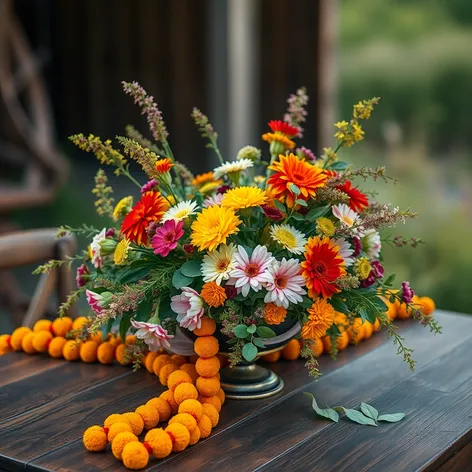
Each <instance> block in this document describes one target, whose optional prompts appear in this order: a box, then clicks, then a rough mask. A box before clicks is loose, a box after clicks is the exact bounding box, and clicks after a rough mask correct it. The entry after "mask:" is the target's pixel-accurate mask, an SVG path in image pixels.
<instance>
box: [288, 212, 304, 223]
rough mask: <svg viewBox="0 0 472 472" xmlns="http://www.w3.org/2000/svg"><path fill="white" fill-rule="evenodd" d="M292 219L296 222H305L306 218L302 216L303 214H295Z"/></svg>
mask: <svg viewBox="0 0 472 472" xmlns="http://www.w3.org/2000/svg"><path fill="white" fill-rule="evenodd" d="M290 218H293V219H294V220H296V221H305V218H306V216H304V215H302V214H301V213H293V214H292V216H291V217H290Z"/></svg>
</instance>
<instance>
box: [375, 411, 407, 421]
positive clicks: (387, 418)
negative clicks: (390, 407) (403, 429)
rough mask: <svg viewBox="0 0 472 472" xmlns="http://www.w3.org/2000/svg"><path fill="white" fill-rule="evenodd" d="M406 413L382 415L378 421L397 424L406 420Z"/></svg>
mask: <svg viewBox="0 0 472 472" xmlns="http://www.w3.org/2000/svg"><path fill="white" fill-rule="evenodd" d="M405 416H406V415H405V413H389V414H387V415H380V416H379V417H378V419H377V421H388V422H389V423H397V422H398V421H401V420H402V419H403V418H405Z"/></svg>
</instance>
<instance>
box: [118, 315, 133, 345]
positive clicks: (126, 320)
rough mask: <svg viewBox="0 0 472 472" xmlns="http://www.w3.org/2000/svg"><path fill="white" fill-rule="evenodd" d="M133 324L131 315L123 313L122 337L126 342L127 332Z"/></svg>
mask: <svg viewBox="0 0 472 472" xmlns="http://www.w3.org/2000/svg"><path fill="white" fill-rule="evenodd" d="M130 326H131V319H130V315H123V317H122V318H121V321H120V338H121V340H122V341H123V342H125V338H126V333H127V332H128V329H129V327H130Z"/></svg>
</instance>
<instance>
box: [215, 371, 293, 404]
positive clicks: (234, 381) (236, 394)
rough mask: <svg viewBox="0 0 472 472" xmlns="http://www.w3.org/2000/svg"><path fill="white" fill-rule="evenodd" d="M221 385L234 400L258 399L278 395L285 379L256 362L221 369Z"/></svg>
mask: <svg viewBox="0 0 472 472" xmlns="http://www.w3.org/2000/svg"><path fill="white" fill-rule="evenodd" d="M220 374H221V387H222V388H223V390H224V391H225V394H226V397H227V398H231V399H233V400H257V399H261V398H267V397H271V396H272V395H276V394H277V393H279V392H280V391H282V389H283V388H284V381H283V380H282V379H281V378H280V377H279V376H278V375H277V374H275V373H274V372H272V371H271V370H269V369H267V368H265V367H262V366H260V365H256V364H245V365H238V366H235V367H231V368H230V367H225V368H224V369H221V371H220Z"/></svg>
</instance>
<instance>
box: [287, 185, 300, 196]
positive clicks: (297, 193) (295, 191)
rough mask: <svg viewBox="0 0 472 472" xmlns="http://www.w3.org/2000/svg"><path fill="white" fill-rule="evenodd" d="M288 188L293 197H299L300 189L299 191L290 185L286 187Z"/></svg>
mask: <svg viewBox="0 0 472 472" xmlns="http://www.w3.org/2000/svg"><path fill="white" fill-rule="evenodd" d="M288 188H289V189H290V191H291V192H292V193H294V194H295V195H300V193H301V192H300V189H299V188H298V187H297V186H296V185H295V184H290V185H289V186H288Z"/></svg>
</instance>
